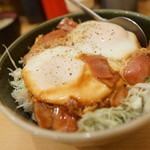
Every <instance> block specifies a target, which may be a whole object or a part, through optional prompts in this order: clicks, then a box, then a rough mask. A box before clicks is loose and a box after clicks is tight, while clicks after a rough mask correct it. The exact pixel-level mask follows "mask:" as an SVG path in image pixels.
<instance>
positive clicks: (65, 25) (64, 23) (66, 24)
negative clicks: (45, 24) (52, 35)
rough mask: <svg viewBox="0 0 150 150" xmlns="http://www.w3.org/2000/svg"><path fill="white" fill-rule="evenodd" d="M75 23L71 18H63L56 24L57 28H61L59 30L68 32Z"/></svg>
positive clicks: (74, 26)
mask: <svg viewBox="0 0 150 150" xmlns="http://www.w3.org/2000/svg"><path fill="white" fill-rule="evenodd" d="M77 25H78V23H76V22H75V21H73V19H71V18H64V19H62V20H61V22H60V23H59V24H58V25H57V28H58V29H61V30H64V31H68V32H70V31H71V30H73V29H74V28H76V26H77Z"/></svg>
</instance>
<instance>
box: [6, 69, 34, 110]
mask: <svg viewBox="0 0 150 150" xmlns="http://www.w3.org/2000/svg"><path fill="white" fill-rule="evenodd" d="M9 70H10V69H9ZM10 71H11V72H10V73H9V75H10V76H12V77H13V80H12V81H10V85H11V86H12V87H13V88H14V90H13V91H12V93H11V95H12V97H13V98H14V99H15V100H16V102H18V107H17V108H20V107H23V109H24V111H25V112H32V103H31V101H30V100H29V94H28V90H27V88H26V86H25V83H24V80H23V79H22V77H21V68H18V69H16V70H15V71H12V70H10Z"/></svg>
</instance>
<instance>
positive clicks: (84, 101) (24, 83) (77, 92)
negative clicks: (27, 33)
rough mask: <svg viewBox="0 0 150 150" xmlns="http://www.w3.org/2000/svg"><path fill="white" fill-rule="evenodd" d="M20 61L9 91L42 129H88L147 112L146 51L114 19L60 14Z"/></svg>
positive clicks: (149, 67)
mask: <svg viewBox="0 0 150 150" xmlns="http://www.w3.org/2000/svg"><path fill="white" fill-rule="evenodd" d="M21 61H22V62H23V67H22V68H16V70H15V71H12V70H11V73H10V75H11V76H12V77H13V78H14V79H13V80H12V81H11V82H10V84H11V85H12V86H13V87H14V90H13V92H12V96H13V97H14V99H16V101H17V102H18V103H19V106H18V107H23V108H24V110H25V111H26V112H30V113H32V114H33V115H32V118H33V119H34V120H35V121H36V122H37V124H38V125H39V126H40V127H42V128H46V129H52V130H55V131H61V132H77V131H79V132H91V131H96V130H102V129H108V128H112V127H115V126H117V125H119V124H123V123H125V122H128V121H131V120H132V119H135V118H137V117H138V116H141V115H142V114H143V113H146V112H148V111H149V107H148V106H149V105H150V104H149V103H150V101H149V100H148V96H149V95H150V83H149V82H148V81H149V76H150V50H149V48H142V47H141V46H140V43H139V42H138V40H137V37H136V36H135V34H134V33H132V32H129V31H126V30H125V29H123V28H122V27H120V26H118V25H116V24H112V23H107V22H98V21H94V20H91V21H86V22H83V23H80V24H78V23H77V22H75V21H73V20H72V19H70V18H64V19H63V20H62V21H61V22H60V23H59V24H58V25H57V29H56V30H54V31H51V32H50V33H47V34H46V35H39V36H38V37H37V38H36V40H35V43H34V45H33V46H32V47H31V49H30V50H29V52H28V53H27V54H26V55H25V56H24V57H23V58H22V59H21Z"/></svg>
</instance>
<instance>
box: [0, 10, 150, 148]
mask: <svg viewBox="0 0 150 150" xmlns="http://www.w3.org/2000/svg"><path fill="white" fill-rule="evenodd" d="M96 12H97V13H98V14H100V15H101V16H102V17H105V18H112V17H117V16H126V17H129V18H131V19H133V20H134V21H136V22H137V23H138V24H139V25H140V26H141V28H142V29H143V30H144V32H145V33H146V36H147V39H148V40H150V18H148V17H146V16H144V15H141V14H138V13H133V12H129V11H121V10H97V11H96ZM63 17H64V16H63ZM63 17H59V18H56V19H53V20H49V21H47V22H45V23H43V24H41V25H39V26H38V27H36V28H35V29H33V30H32V31H30V32H29V33H27V34H25V35H23V36H21V37H20V38H19V39H17V40H16V41H15V42H14V43H13V44H12V45H11V46H10V47H9V48H8V50H9V52H10V54H11V56H12V58H13V60H15V62H17V61H18V60H19V59H20V57H22V56H24V54H26V53H27V51H28V47H30V46H32V45H33V43H34V40H35V38H36V37H37V36H38V35H39V34H45V33H47V32H50V31H51V30H52V29H54V28H55V27H56V25H57V24H58V23H59V22H60V20H61V19H62V18H63ZM67 17H71V18H73V19H74V20H75V21H79V20H81V21H82V22H83V21H86V20H90V19H92V18H91V17H89V16H88V15H86V14H84V13H80V14H70V15H67ZM0 68H1V69H0V109H1V111H2V112H3V113H4V114H5V115H6V116H7V117H8V118H9V119H10V120H12V121H13V122H14V123H16V124H17V125H19V126H21V127H23V128H24V129H26V130H28V131H30V132H31V133H32V134H36V135H38V136H40V137H42V138H43V137H46V138H47V139H48V140H55V141H57V142H61V143H67V144H72V145H76V146H93V145H103V144H106V143H110V142H114V141H116V140H119V139H121V138H124V137H126V136H128V135H130V134H131V133H133V132H135V131H136V130H138V129H139V128H141V127H143V126H144V125H146V124H148V123H149V122H150V114H146V115H144V116H142V117H139V118H138V119H135V120H133V121H131V122H130V123H127V124H124V125H120V126H118V127H117V128H114V129H109V130H106V131H98V132H92V133H59V132H55V131H50V130H45V129H41V128H39V127H38V126H37V125H36V124H34V122H33V121H32V120H31V118H30V116H29V115H28V114H27V113H25V112H24V111H23V109H17V108H16V107H17V103H15V101H14V99H13V98H12V97H11V94H10V93H11V92H12V87H11V86H10V84H9V78H10V77H9V75H8V73H9V71H8V69H7V68H12V69H13V65H12V64H11V62H10V59H9V58H8V56H7V55H6V54H4V55H3V57H2V60H1V62H0Z"/></svg>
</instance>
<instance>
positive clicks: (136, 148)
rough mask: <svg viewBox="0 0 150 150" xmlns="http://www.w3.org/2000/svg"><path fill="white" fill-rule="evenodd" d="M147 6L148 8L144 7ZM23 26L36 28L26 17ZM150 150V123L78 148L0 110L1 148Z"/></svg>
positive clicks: (145, 2) (9, 149) (19, 149)
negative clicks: (25, 127) (31, 130)
mask: <svg viewBox="0 0 150 150" xmlns="http://www.w3.org/2000/svg"><path fill="white" fill-rule="evenodd" d="M147 3H149V4H150V1H144V0H143V2H142V3H140V5H141V7H139V12H141V13H144V14H147V15H150V9H148V8H147V7H148V4H147ZM143 7H146V9H143ZM21 21H22V22H23V24H24V25H23V26H22V28H21V34H24V33H25V32H27V31H28V30H30V29H32V28H34V27H35V26H36V25H29V24H28V23H27V21H26V19H25V18H21ZM41 149H42V150H150V124H149V125H147V126H145V127H143V128H142V129H140V130H139V131H138V132H136V133H134V135H132V136H130V137H128V138H126V139H124V140H122V141H118V142H116V143H113V144H109V145H105V146H101V147H95V148H90V147H89V148H76V147H74V146H69V145H65V144H58V143H57V144H56V143H54V142H50V141H46V140H45V139H40V138H38V137H36V136H33V135H31V134H30V133H28V132H27V131H24V130H23V129H21V128H20V127H18V126H17V125H16V124H14V123H12V122H11V121H10V120H8V119H7V118H6V117H5V116H4V115H3V114H2V112H0V150H41Z"/></svg>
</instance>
